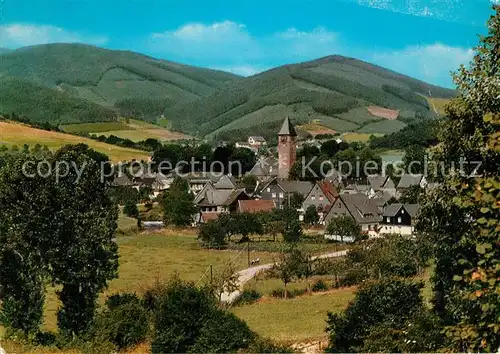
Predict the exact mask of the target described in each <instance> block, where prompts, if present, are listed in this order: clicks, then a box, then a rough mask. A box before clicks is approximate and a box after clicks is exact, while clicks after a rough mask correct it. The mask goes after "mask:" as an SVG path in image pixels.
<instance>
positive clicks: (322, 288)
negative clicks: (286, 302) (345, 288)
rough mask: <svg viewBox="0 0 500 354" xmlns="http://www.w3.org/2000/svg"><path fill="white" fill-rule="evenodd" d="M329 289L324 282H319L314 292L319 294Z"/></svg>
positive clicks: (314, 286) (316, 283) (314, 287)
mask: <svg viewBox="0 0 500 354" xmlns="http://www.w3.org/2000/svg"><path fill="white" fill-rule="evenodd" d="M328 289H329V287H328V284H326V283H325V282H324V281H323V280H321V279H320V280H318V281H317V282H315V283H314V285H313V286H312V291H313V292H319V291H327V290H328Z"/></svg>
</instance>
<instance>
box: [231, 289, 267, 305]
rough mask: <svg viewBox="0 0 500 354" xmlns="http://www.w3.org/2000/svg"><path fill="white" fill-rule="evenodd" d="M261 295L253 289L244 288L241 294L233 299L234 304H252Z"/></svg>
mask: <svg viewBox="0 0 500 354" xmlns="http://www.w3.org/2000/svg"><path fill="white" fill-rule="evenodd" d="M261 297H262V294H261V293H259V292H258V291H257V290H254V289H251V290H249V289H245V290H243V291H242V292H241V294H240V295H239V296H238V297H237V298H236V300H234V301H233V305H234V306H240V305H247V304H253V303H254V302H256V301H257V300H259V299H260V298H261Z"/></svg>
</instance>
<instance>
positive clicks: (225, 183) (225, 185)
mask: <svg viewBox="0 0 500 354" xmlns="http://www.w3.org/2000/svg"><path fill="white" fill-rule="evenodd" d="M214 187H215V189H234V188H236V183H235V182H234V180H233V178H232V177H230V176H228V175H224V176H222V177H221V178H220V179H219V181H218V182H217V183H215V184H214Z"/></svg>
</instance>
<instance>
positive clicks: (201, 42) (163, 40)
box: [150, 21, 337, 72]
mask: <svg viewBox="0 0 500 354" xmlns="http://www.w3.org/2000/svg"><path fill="white" fill-rule="evenodd" d="M336 39H337V35H336V34H335V33H333V32H329V31H327V30H326V29H324V28H322V27H318V28H316V29H314V30H312V31H310V32H307V31H300V30H298V29H296V28H289V29H286V30H285V31H283V32H277V33H272V34H270V35H266V36H262V37H257V36H254V35H252V34H251V33H250V32H249V31H248V30H247V28H246V26H245V25H243V24H239V23H236V22H233V21H223V22H217V23H213V24H210V25H205V24H201V23H190V24H187V25H184V26H182V27H180V28H178V29H176V30H169V31H165V32H162V33H153V34H152V35H151V36H150V47H151V51H153V52H156V53H161V54H166V55H175V56H177V57H178V58H180V59H184V60H198V59H200V58H203V59H204V60H217V61H218V63H219V62H220V63H221V65H220V66H227V67H232V68H233V70H236V69H235V68H238V70H240V71H242V72H245V71H246V72H250V70H247V69H248V68H252V67H253V68H255V65H253V64H254V63H255V62H256V61H259V63H260V62H261V61H268V62H273V63H274V62H276V61H280V62H283V63H287V62H290V61H297V60H307V59H315V58H317V57H318V56H324V55H328V54H331V53H332V52H333V51H334V49H335V42H336ZM242 68H246V69H245V70H242ZM255 70H258V69H255Z"/></svg>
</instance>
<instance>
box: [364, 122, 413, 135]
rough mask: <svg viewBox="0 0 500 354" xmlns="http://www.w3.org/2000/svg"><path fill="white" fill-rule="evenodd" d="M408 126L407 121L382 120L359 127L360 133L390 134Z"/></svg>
mask: <svg viewBox="0 0 500 354" xmlns="http://www.w3.org/2000/svg"><path fill="white" fill-rule="evenodd" d="M404 127H406V123H403V122H401V121H399V120H382V121H379V122H374V123H370V124H367V125H365V126H363V127H362V128H361V129H359V132H360V133H369V134H371V133H383V134H389V133H394V132H397V131H400V130H401V129H403V128H404Z"/></svg>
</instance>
